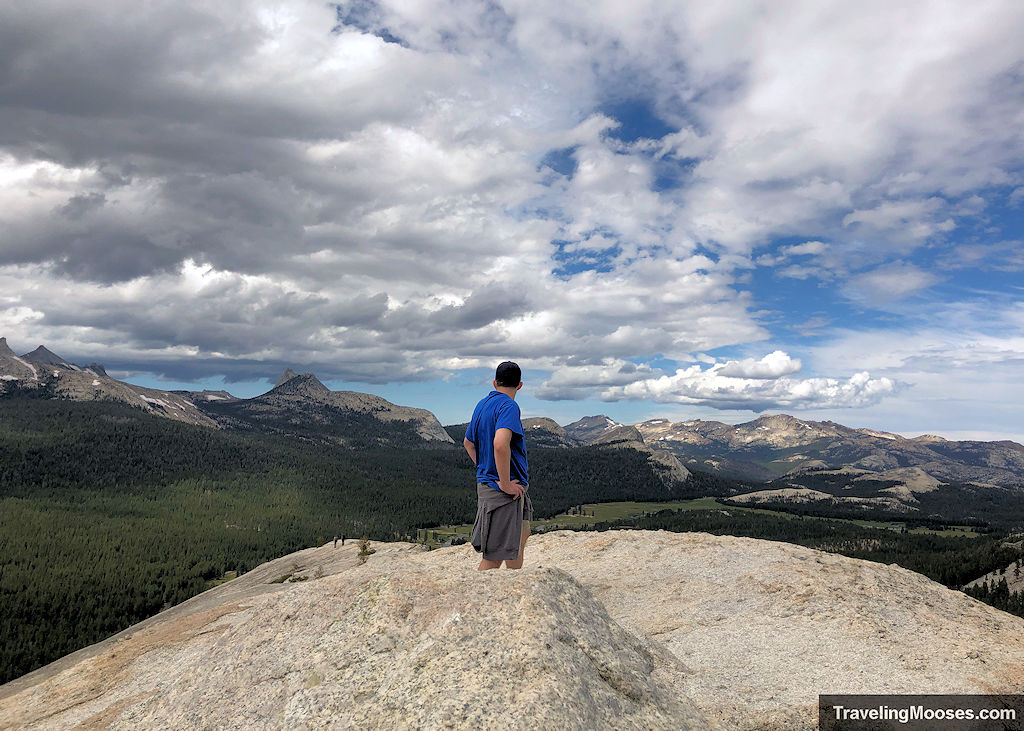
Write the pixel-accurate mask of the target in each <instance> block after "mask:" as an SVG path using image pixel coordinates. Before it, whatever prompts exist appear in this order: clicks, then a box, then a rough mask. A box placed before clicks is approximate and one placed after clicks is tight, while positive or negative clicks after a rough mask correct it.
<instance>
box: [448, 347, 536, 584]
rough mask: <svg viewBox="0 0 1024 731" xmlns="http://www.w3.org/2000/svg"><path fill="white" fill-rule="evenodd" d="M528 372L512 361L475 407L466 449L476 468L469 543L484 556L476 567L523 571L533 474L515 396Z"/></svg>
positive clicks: (464, 442) (500, 369) (499, 371)
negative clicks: (527, 463)
mask: <svg viewBox="0 0 1024 731" xmlns="http://www.w3.org/2000/svg"><path fill="white" fill-rule="evenodd" d="M522 377H523V372H522V371H521V370H520V368H519V366H518V365H516V364H515V363H513V362H512V361H505V362H504V363H501V364H500V365H499V366H498V367H497V369H496V370H495V372H494V382H493V385H494V390H493V391H491V392H490V393H489V394H487V396H486V397H485V398H484V399H482V400H481V401H480V403H478V404H477V405H476V408H475V409H474V410H473V418H472V419H471V420H470V422H469V426H468V427H467V428H466V436H465V438H464V439H463V440H462V446H464V447H465V448H466V452H467V453H468V454H469V458H470V459H471V460H473V464H475V465H476V483H477V484H476V495H477V510H476V522H475V523H474V524H473V535H472V537H471V538H470V542H471V543H472V544H473V548H474V549H476V551H477V553H482V554H483V558H482V559H480V565H479V566H477V569H478V570H480V571H484V570H486V569H496V568H498V567H500V566H501V562H502V561H504V562H505V568H508V569H520V568H522V567H523V552H524V551H525V550H526V539H527V538H529V537H530V521H531V520H532V519H533V503H531V502H530V496H529V495H527V494H526V492H527V489H528V488H529V484H530V473H529V471H528V469H527V465H526V442H525V439H524V438H523V422H522V419H521V418H520V416H519V404H517V403H516V401H515V399H516V394H517V393H519V389H521V388H522V387H523V382H522Z"/></svg>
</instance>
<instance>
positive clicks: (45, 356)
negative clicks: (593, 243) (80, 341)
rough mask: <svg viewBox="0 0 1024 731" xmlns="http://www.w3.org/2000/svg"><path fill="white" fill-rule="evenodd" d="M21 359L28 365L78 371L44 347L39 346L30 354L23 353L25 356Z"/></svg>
mask: <svg viewBox="0 0 1024 731" xmlns="http://www.w3.org/2000/svg"><path fill="white" fill-rule="evenodd" d="M21 357H22V359H23V360H26V361H28V362H29V363H34V364H35V365H46V366H57V367H58V368H65V369H67V370H78V368H76V367H75V366H73V365H71V364H70V363H68V362H67V361H66V360H64V359H63V358H61V357H60V356H59V355H57V354H56V353H54V352H52V351H50V350H49V349H47V348H46V346H45V345H40V346H39V347H38V348H36V349H35V350H33V351H32V352H31V353H25V355H23V356H21Z"/></svg>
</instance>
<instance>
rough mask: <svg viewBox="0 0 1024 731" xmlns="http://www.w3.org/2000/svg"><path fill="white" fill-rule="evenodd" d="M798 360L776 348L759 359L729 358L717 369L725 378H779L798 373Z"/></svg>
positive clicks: (799, 365) (799, 366)
mask: <svg viewBox="0 0 1024 731" xmlns="http://www.w3.org/2000/svg"><path fill="white" fill-rule="evenodd" d="M801 367H802V366H801V364H800V361H799V360H794V359H793V358H790V357H789V354H788V353H784V352H782V351H781V350H776V351H775V352H773V353H769V354H768V355H766V356H764V357H763V358H761V359H760V360H754V359H753V358H746V359H745V360H730V361H729V362H727V363H725V364H724V365H723V366H722V367H721V368H719V369H718V375H719V376H724V377H725V378H753V379H770V378H779V377H780V376H788V375H792V374H793V373H798V372H799V371H800V368H801Z"/></svg>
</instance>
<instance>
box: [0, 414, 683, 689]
mask: <svg viewBox="0 0 1024 731" xmlns="http://www.w3.org/2000/svg"><path fill="white" fill-rule="evenodd" d="M530 461H531V466H532V467H533V468H534V469H535V474H536V477H535V479H534V480H533V484H532V485H531V494H532V496H533V503H534V509H535V511H536V513H537V515H538V517H544V516H552V515H555V514H557V513H560V512H563V511H565V510H567V509H568V508H569V507H570V506H572V505H576V504H580V503H583V502H587V501H588V500H591V499H598V500H603V501H609V500H620V499H622V500H651V499H658V500H664V499H671V498H672V497H674V496H675V495H676V494H677V493H674V492H673V489H671V488H669V487H667V486H666V485H665V484H664V482H663V481H662V480H661V479H660V478H659V475H658V474H656V472H655V470H653V469H652V467H651V466H650V464H649V463H648V461H647V458H646V456H645V455H643V454H641V453H639V452H634V451H632V450H630V451H627V452H624V453H612V452H607V451H605V450H601V449H597V448H592V447H578V448H574V449H551V450H543V449H538V450H535V451H534V452H533V453H532V454H531V457H530ZM473 485H474V471H473V465H472V463H471V462H470V461H469V459H468V457H467V456H466V454H465V453H464V452H462V451H461V450H455V449H454V448H452V449H423V448H401V447H377V448H373V449H351V448H348V447H342V446H341V445H338V444H336V443H334V442H331V441H319V440H307V439H294V438H283V437H282V436H280V435H272V434H263V433H251V432H238V431H227V430H218V429H210V428H207V427H201V426H195V425H190V424H184V423H181V422H177V421H172V420H169V419H166V418H158V417H156V416H155V415H152V414H147V413H145V412H143V411H141V410H139V409H134V408H130V407H129V406H127V405H125V404H120V403H114V402H97V401H90V402H78V401H70V400H64V399H46V398H42V399H41V398H33V397H32V396H30V395H26V394H20V395H19V394H13V395H7V396H6V397H3V398H0V548H2V554H3V559H4V560H3V567H2V568H3V570H2V571H0V636H2V637H3V638H4V642H3V643H0V682H4V681H6V680H9V679H12V678H15V677H18V676H19V675H21V674H23V673H26V672H28V671H30V670H32V669H34V668H36V667H39V666H40V665H41V664H44V663H47V662H50V661H52V660H53V659H54V658H56V657H60V656H61V655H64V654H67V653H68V652H71V651H73V650H75V649H78V648H80V647H82V646H84V645H87V644H90V643H92V642H96V641H98V640H100V639H102V638H104V637H108V636H109V635H111V634H113V633H114V632H117V631H119V630H121V629H123V628H125V627H127V626H129V625H131V624H133V623H135V622H138V621H140V620H141V619H143V618H145V617H148V616H150V615H152V614H154V613H156V612H158V611H159V610H160V609H161V608H162V607H165V606H168V605H170V604H174V603H177V602H181V601H184V600H185V599H187V598H189V597H191V596H193V595H194V594H196V593H198V592H200V591H202V590H203V589H204V588H206V586H207V583H208V582H209V581H213V580H217V579H219V578H220V577H222V576H224V575H225V574H226V573H227V572H233V571H248V570H250V569H252V568H253V567H254V566H256V565H258V564H260V563H262V562H263V561H266V560H268V559H270V558H272V557H274V556H280V555H282V554H284V553H288V552H291V551H294V550H296V549H297V548H298V547H300V546H307V545H310V544H312V543H315V542H317V540H318V539H320V540H326V539H327V538H328V537H330V536H332V535H335V534H347V535H349V536H352V535H363V534H367V535H369V536H370V537H371V538H373V539H375V540H376V539H392V540H393V539H395V538H396V537H400V536H414V535H415V534H416V531H417V529H419V528H430V527H434V526H438V525H442V524H459V523H465V522H467V521H472V520H473V516H474V514H475V511H476V494H475V491H474V489H473Z"/></svg>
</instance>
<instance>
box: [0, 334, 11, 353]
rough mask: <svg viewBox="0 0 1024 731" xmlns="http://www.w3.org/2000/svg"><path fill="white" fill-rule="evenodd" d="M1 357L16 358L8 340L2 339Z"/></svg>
mask: <svg viewBox="0 0 1024 731" xmlns="http://www.w3.org/2000/svg"><path fill="white" fill-rule="evenodd" d="M0 355H7V356H12V357H13V356H14V351H13V350H11V346H10V345H8V344H7V338H0Z"/></svg>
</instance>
